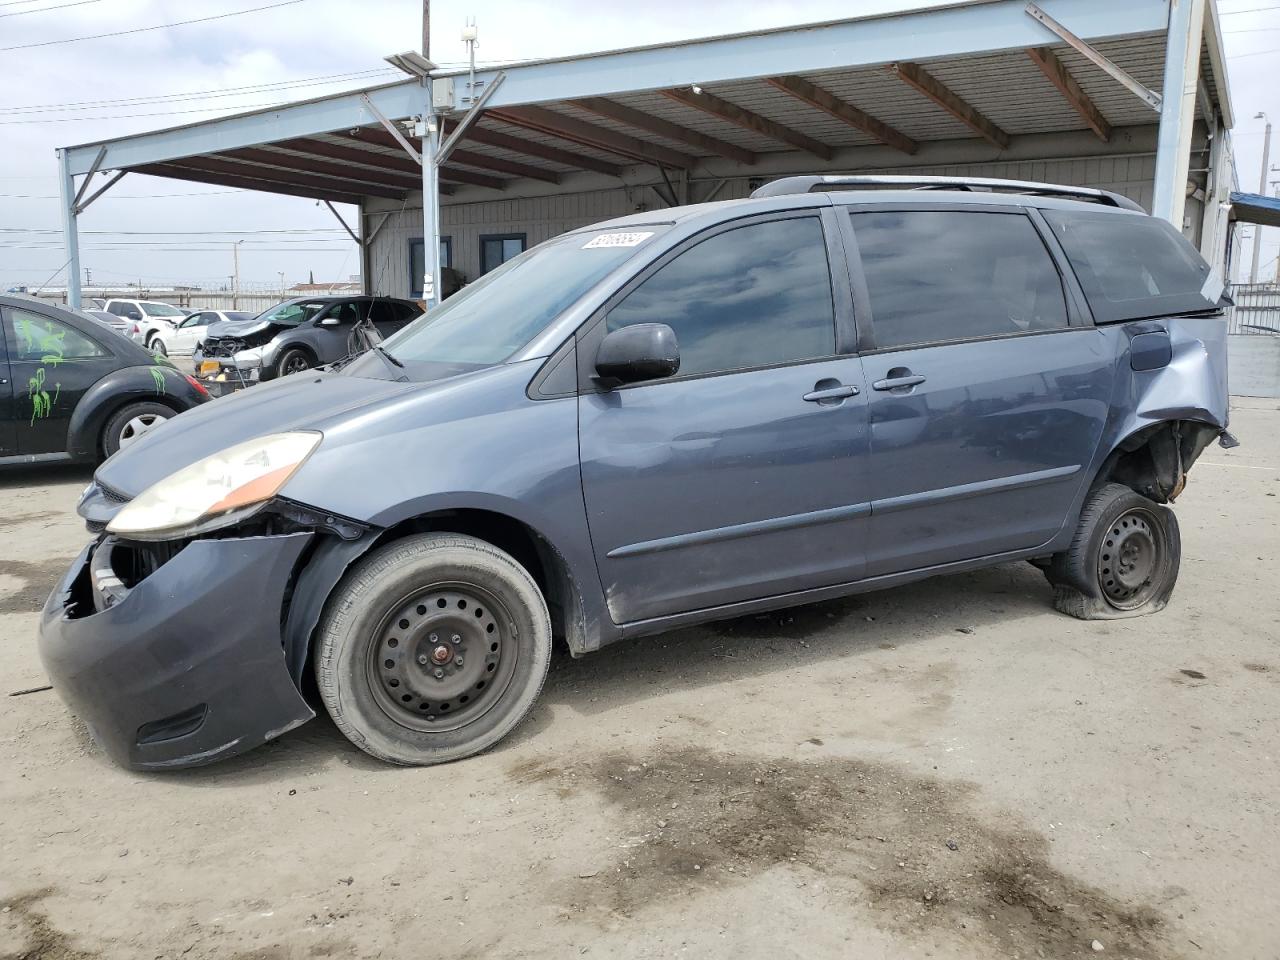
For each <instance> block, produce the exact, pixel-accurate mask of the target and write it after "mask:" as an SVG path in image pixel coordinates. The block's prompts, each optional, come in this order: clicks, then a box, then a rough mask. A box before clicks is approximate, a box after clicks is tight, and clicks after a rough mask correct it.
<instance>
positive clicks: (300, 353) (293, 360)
mask: <svg viewBox="0 0 1280 960" xmlns="http://www.w3.org/2000/svg"><path fill="white" fill-rule="evenodd" d="M312 366H313V364H312V362H311V356H310V355H309V354H308V353H307V351H305V350H299V349H298V348H297V347H293V348H291V349H289V350H286V351H285V352H284V353H282V354H281V355H280V363H279V370H280V376H282V377H287V376H288V375H289V374H291V373H303V372H305V371H307V370H310V369H311V367H312Z"/></svg>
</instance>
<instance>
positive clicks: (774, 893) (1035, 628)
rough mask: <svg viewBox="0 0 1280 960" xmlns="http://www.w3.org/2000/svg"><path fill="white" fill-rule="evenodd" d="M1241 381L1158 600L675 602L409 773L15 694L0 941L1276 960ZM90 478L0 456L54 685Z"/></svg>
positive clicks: (1255, 433) (1253, 511) (14, 659)
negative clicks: (500, 720)
mask: <svg viewBox="0 0 1280 960" xmlns="http://www.w3.org/2000/svg"><path fill="white" fill-rule="evenodd" d="M1235 408H1236V409H1235V412H1234V414H1233V420H1232V429H1233V431H1234V432H1235V433H1236V434H1237V436H1238V437H1239V438H1240V440H1241V441H1242V444H1243V446H1241V447H1239V448H1238V449H1236V450H1233V451H1225V450H1221V449H1219V448H1218V447H1217V446H1214V447H1211V448H1210V449H1209V450H1208V451H1207V452H1206V453H1205V455H1204V457H1203V459H1202V460H1201V462H1200V464H1199V465H1198V466H1197V467H1196V468H1195V470H1194V471H1193V472H1192V474H1191V478H1192V480H1191V484H1190V486H1189V488H1188V489H1187V491H1186V493H1185V494H1184V496H1183V498H1182V501H1181V502H1180V503H1179V504H1178V507H1177V510H1178V515H1179V518H1180V520H1181V524H1182V536H1183V544H1184V551H1185V553H1184V556H1183V567H1182V577H1181V581H1180V583H1179V586H1178V589H1177V591H1176V592H1175V593H1174V597H1173V601H1172V602H1171V603H1170V605H1169V608H1168V609H1167V610H1166V611H1165V612H1164V613H1162V614H1160V615H1158V616H1154V617H1148V618H1145V619H1140V620H1128V621H1117V622H1110V623H1081V622H1077V621H1074V620H1070V619H1067V618H1065V617H1063V616H1061V615H1058V614H1056V613H1054V612H1053V611H1052V609H1051V608H1050V606H1049V589H1048V587H1047V585H1046V584H1045V582H1044V580H1043V579H1042V578H1041V576H1040V574H1039V573H1038V572H1037V571H1036V570H1035V569H1033V568H1032V567H1031V566H1030V565H1028V564H1013V565H1008V566H1002V567H998V568H995V569H991V570H986V571H983V572H980V573H975V574H972V575H965V576H957V577H954V578H950V579H938V580H933V581H928V582H925V583H920V584H916V585H913V586H909V587H904V588H900V589H896V590H889V591H885V592H882V593H877V594H871V595H867V596H863V597H858V598H855V599H852V600H847V601H841V602H835V603H826V604H820V605H816V606H809V607H802V608H797V609H793V610H789V611H784V612H782V613H777V614H771V615H768V616H759V617H748V618H744V619H740V620H736V621H732V622H727V623H722V624H715V625H711V626H708V627H704V628H699V629H693V630H684V631H680V632H677V633H671V634H668V635H665V636H661V637H657V638H651V639H647V640H641V641H637V642H634V643H629V644H624V645H621V646H619V647H615V648H609V649H607V650H605V651H603V652H601V653H599V654H595V655H593V656H591V657H588V658H585V659H583V660H577V661H575V660H572V659H570V658H568V657H567V656H563V657H558V658H557V659H556V660H555V662H554V663H553V666H552V674H551V678H550V681H549V683H548V686H547V689H546V691H545V693H544V695H543V697H542V700H541V702H540V703H539V705H538V706H537V707H536V708H535V710H534V713H533V715H532V717H531V719H530V721H528V722H527V723H526V724H525V725H524V726H523V727H521V728H520V729H519V730H518V731H517V733H516V734H515V735H514V736H513V737H511V738H510V739H508V740H507V741H506V742H505V743H503V744H501V745H500V746H499V747H498V748H497V749H495V750H493V751H492V752H490V753H488V754H486V755H484V756H482V757H478V758H475V759H472V760H467V761H464V762H461V763H456V764H453V765H450V766H446V767H436V768H431V769H400V768H394V767H389V766H384V765H382V764H379V763H377V762H375V761H373V760H372V759H370V758H368V757H366V756H365V755H363V754H362V753H360V752H358V751H357V750H355V749H354V748H353V747H351V746H350V745H349V744H348V743H347V742H346V741H345V740H343V739H342V737H341V736H340V735H339V734H338V733H337V731H336V730H335V728H334V727H333V725H332V724H331V723H330V722H329V721H328V719H327V718H325V717H324V716H323V715H322V716H321V717H319V718H317V719H316V720H315V721H313V722H311V723H309V724H307V725H306V726H304V727H302V728H301V729H299V730H297V731H295V732H293V733H291V734H289V735H287V736H285V737H284V738H283V739H281V740H278V741H275V742H273V743H271V744H269V745H267V746H266V747H263V748H261V749H258V750H256V751H254V752H252V753H250V754H248V755H245V756H243V757H240V758H237V759H234V760H231V761H227V762H224V763H221V764H217V765H215V766H212V767H208V768H205V769H201V770H196V771H187V772H181V773H170V774H167V775H163V776H159V775H157V776H143V775H138V774H134V773H129V772H126V771H123V770H120V769H117V768H116V767H114V766H112V765H111V764H110V763H108V762H107V761H106V760H105V759H104V758H103V756H102V755H101V753H100V752H99V751H98V750H97V748H95V747H94V746H93V744H92V743H91V742H90V741H89V740H88V738H87V736H86V734H85V732H84V729H83V727H81V726H80V725H79V724H78V723H77V722H76V721H75V720H74V719H73V718H72V717H71V716H69V715H68V713H67V711H66V709H65V708H64V707H63V706H62V704H61V703H60V701H59V700H58V699H57V697H56V696H55V695H54V694H52V693H49V692H43V693H31V694H27V695H23V696H0V909H2V910H3V913H0V957H5V958H17V957H26V958H50V960H52V958H56V960H73V958H74V960H80V958H100V957H101V958H151V957H165V958H169V957H174V958H189V960H197V958H215V957H216V958H243V960H247V958H257V960H284V958H310V957H384V958H400V957H405V958H410V957H412V958H430V957H451V958H465V957H476V958H479V957H485V958H490V957H554V958H561V957H580V956H585V957H602V958H610V960H624V958H648V957H680V956H688V957H700V958H704V957H765V956H767V957H770V958H785V957H800V956H803V957H805V958H806V960H813V958H826V957H840V958H849V957H857V958H860V960H861V958H886V960H888V958H895V960H897V958H904V957H939V958H974V960H977V958H990V957H1014V956H1016V957H1041V956H1043V957H1086V956H1094V955H1095V951H1096V949H1097V946H1099V945H1100V946H1101V947H1102V950H1103V952H1102V954H1101V955H1102V956H1104V957H1140V958H1146V960H1151V958H1192V957H1204V958H1235V960H1244V958H1266V960H1275V958H1276V957H1280V910H1278V909H1277V907H1278V906H1280V901H1278V899H1277V895H1276V890H1277V889H1280V852H1278V844H1280V762H1278V760H1280V757H1278V755H1277V753H1278V751H1280V739H1278V737H1277V734H1278V733H1280V590H1277V586H1278V585H1280V577H1278V576H1277V564H1280V496H1277V495H1278V494H1280V407H1278V405H1277V404H1276V402H1275V401H1257V400H1253V401H1250V400H1240V401H1237V402H1236V403H1235ZM87 478H88V472H87V471H85V470H83V469H70V468H59V469H51V468H44V469H39V470H36V469H11V470H8V471H7V472H3V473H0V491H3V493H2V496H3V499H2V500H0V504H2V505H0V538H2V539H3V544H4V549H3V551H0V556H2V557H3V560H0V660H2V662H3V664H4V667H3V681H4V682H3V687H0V694H8V693H9V692H10V691H17V690H21V689H24V688H29V687H36V686H38V685H40V684H42V683H44V682H45V680H44V674H43V672H42V671H41V667H40V663H39V660H38V658H37V656H36V651H35V644H34V631H35V625H36V611H37V609H38V608H39V607H40V606H41V605H42V603H43V600H44V597H45V595H46V594H47V592H48V590H49V589H50V588H51V586H52V584H53V582H54V579H55V577H56V576H57V575H58V574H59V573H61V572H62V570H63V569H64V567H65V565H66V563H67V561H68V560H69V559H70V558H71V557H72V556H73V555H74V554H75V553H76V552H77V550H78V548H79V547H80V545H81V544H82V542H83V541H84V539H85V536H86V534H85V533H84V530H83V528H82V527H81V526H80V524H79V523H78V521H77V519H76V517H75V516H74V513H73V505H74V503H75V500H76V497H77V495H78V494H79V492H80V489H81V488H82V487H83V485H84V483H85V482H86V480H87ZM1095 940H1096V941H1097V942H1098V943H1097V945H1095V944H1094V941H1095Z"/></svg>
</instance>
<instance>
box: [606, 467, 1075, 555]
mask: <svg viewBox="0 0 1280 960" xmlns="http://www.w3.org/2000/svg"><path fill="white" fill-rule="evenodd" d="M1079 471H1080V464H1078V463H1077V464H1074V465H1072V466H1069V467H1054V468H1053V469H1051V470H1036V471H1035V472H1033V473H1020V474H1016V475H1015V476H1012V477H998V478H997V479H995V480H982V481H979V482H977V483H962V484H958V485H956V486H954V487H940V488H938V489H937V490H926V491H924V492H923V493H911V494H907V495H906V496H902V497H890V498H889V499H888V500H875V501H873V502H870V503H855V504H853V505H852V506H848V507H832V508H830V509H828V510H814V511H812V512H810V513H796V514H792V515H791V516H787V517H770V518H769V519H768V520H753V521H751V522H750V523H735V524H733V525H732V526H728V527H717V528H715V529H714V530H695V531H694V532H693V533H681V534H677V535H676V536H674V537H662V538H660V539H657V540H642V541H640V542H639V543H629V544H626V545H625V546H621V547H614V548H613V549H612V550H610V551H609V552H608V553H607V554H605V556H607V557H609V559H611V560H612V559H616V558H618V557H636V556H641V555H642V554H646V553H660V552H661V551H663V550H678V549H680V548H682V547H696V546H701V545H702V544H706V543H717V542H719V541H721V540H736V539H738V538H740V537H751V536H754V535H756V534H758V533H774V532H776V531H779V530H793V529H795V528H797V527H811V526H814V525H815V524H819V523H828V522H830V521H833V520H856V519H857V518H859V517H867V516H870V515H871V514H872V513H893V512H895V511H898V510H907V509H910V508H911V507H918V506H922V505H924V504H927V503H942V502H943V501H946V500H963V499H965V498H966V497H980V496H982V495H983V494H987V493H994V492H995V491H997V490H1014V489H1018V488H1020V487H1034V486H1036V485H1037V484H1041V483H1050V482H1052V481H1054V480H1061V479H1064V478H1066V477H1069V476H1071V475H1073V474H1075V473H1078V472H1079Z"/></svg>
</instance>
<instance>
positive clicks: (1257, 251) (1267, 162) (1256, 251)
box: [1249, 110, 1271, 283]
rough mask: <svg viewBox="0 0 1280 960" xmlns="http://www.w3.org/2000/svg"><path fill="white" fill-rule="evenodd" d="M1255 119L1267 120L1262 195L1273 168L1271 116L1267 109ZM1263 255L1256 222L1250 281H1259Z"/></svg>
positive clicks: (1258, 227) (1259, 179) (1260, 232)
mask: <svg viewBox="0 0 1280 960" xmlns="http://www.w3.org/2000/svg"><path fill="white" fill-rule="evenodd" d="M1253 119H1255V120H1266V121H1267V128H1266V132H1265V133H1264V134H1263V136H1262V173H1261V174H1260V175H1259V176H1258V193H1260V194H1261V195H1262V196H1264V197H1265V196H1266V195H1267V171H1268V170H1270V169H1271V118H1270V117H1268V116H1267V114H1266V111H1262V110H1260V111H1258V112H1257V113H1256V114H1254V117H1253ZM1261 255H1262V225H1261V224H1254V227H1253V266H1252V267H1250V269H1249V282H1250V283H1257V282H1258V258H1259V257H1260V256H1261Z"/></svg>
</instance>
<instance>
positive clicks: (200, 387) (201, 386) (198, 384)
mask: <svg viewBox="0 0 1280 960" xmlns="http://www.w3.org/2000/svg"><path fill="white" fill-rule="evenodd" d="M183 376H185V377H186V378H187V383H189V384H191V385H192V386H193V387H195V388H196V392H197V393H199V394H203V395H204V396H206V397H207V396H208V395H209V391H208V390H206V389H205V386H204V384H203V383H201V382H200V381H199V380H197V379H196V378H195V377H193V376H192V375H191V374H189V373H186V374H183Z"/></svg>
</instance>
